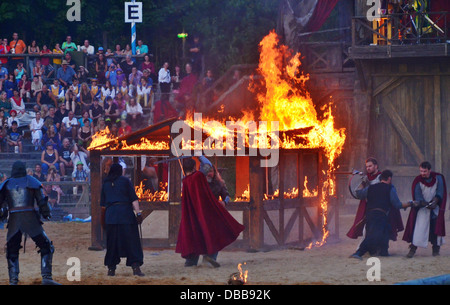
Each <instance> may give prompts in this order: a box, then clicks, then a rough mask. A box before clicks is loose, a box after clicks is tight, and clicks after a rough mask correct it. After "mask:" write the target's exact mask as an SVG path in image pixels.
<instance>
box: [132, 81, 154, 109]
mask: <svg viewBox="0 0 450 305" xmlns="http://www.w3.org/2000/svg"><path fill="white" fill-rule="evenodd" d="M151 94H152V86H151V85H149V84H148V82H147V78H145V77H141V82H140V84H139V85H138V87H137V90H136V100H137V103H138V104H140V105H143V107H148V106H151V105H149V102H151Z"/></svg>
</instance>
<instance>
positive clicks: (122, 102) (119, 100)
mask: <svg viewBox="0 0 450 305" xmlns="http://www.w3.org/2000/svg"><path fill="white" fill-rule="evenodd" d="M114 104H116V105H117V109H118V110H119V114H120V115H121V116H122V115H125V117H126V115H127V111H126V110H127V109H126V108H127V101H126V99H125V98H124V96H123V94H122V92H121V91H117V94H116V97H115V98H114Z"/></svg>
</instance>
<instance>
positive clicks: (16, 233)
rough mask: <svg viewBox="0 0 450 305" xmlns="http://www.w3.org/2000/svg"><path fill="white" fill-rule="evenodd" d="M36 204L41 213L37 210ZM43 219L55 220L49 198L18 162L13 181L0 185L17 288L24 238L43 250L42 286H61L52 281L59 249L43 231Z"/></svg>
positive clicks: (0, 211)
mask: <svg viewBox="0 0 450 305" xmlns="http://www.w3.org/2000/svg"><path fill="white" fill-rule="evenodd" d="M35 202H36V204H37V206H38V208H39V211H37V210H35V207H34V204H35ZM8 215H9V217H8ZM40 216H42V217H43V218H45V219H50V217H51V208H50V206H49V204H48V197H46V196H45V195H44V192H43V189H42V184H41V182H40V181H39V180H37V179H36V178H34V177H32V176H29V175H27V173H26V167H25V163H23V162H21V161H16V162H14V164H13V166H12V171H11V178H9V179H7V180H5V181H4V182H3V183H2V184H1V185H0V217H1V218H2V219H6V218H7V217H8V233H7V236H6V240H7V243H6V258H7V260H8V273H9V283H10V284H11V285H17V284H18V282H19V272H20V270H19V250H20V248H22V246H21V245H20V243H21V241H22V234H28V235H29V236H30V237H31V239H32V240H33V241H34V242H35V243H36V246H37V247H38V248H39V251H38V253H40V254H41V275H42V284H43V285H59V284H58V283H57V282H55V281H53V279H52V258H53V253H54V251H55V249H54V247H53V244H52V242H51V241H50V239H49V238H48V237H47V235H46V234H45V231H44V229H43V228H42V224H43V223H42V222H41V219H40Z"/></svg>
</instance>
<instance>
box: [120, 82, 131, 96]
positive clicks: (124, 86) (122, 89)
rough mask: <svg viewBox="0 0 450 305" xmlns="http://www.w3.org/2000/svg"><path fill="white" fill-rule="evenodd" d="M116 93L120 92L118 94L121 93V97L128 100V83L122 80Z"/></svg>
mask: <svg viewBox="0 0 450 305" xmlns="http://www.w3.org/2000/svg"><path fill="white" fill-rule="evenodd" d="M117 92H120V93H122V96H123V97H124V98H126V99H127V98H128V97H130V96H132V94H130V93H131V92H130V87H129V86H128V81H127V80H125V79H124V80H123V81H122V85H121V86H120V88H119V89H118V90H117Z"/></svg>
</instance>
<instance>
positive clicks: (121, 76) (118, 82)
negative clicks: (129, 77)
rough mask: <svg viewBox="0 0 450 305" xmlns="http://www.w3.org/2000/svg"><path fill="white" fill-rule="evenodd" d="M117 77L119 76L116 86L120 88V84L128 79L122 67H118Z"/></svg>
mask: <svg viewBox="0 0 450 305" xmlns="http://www.w3.org/2000/svg"><path fill="white" fill-rule="evenodd" d="M116 78H117V81H116V82H117V85H116V88H117V89H118V88H119V86H120V85H122V82H123V81H124V80H126V78H125V74H123V71H122V69H120V68H117V69H116Z"/></svg>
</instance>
